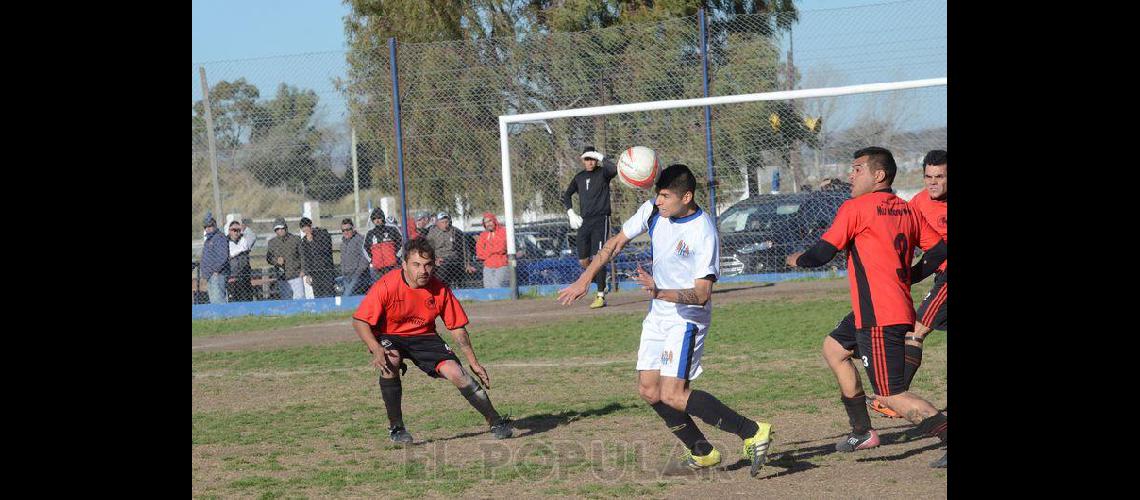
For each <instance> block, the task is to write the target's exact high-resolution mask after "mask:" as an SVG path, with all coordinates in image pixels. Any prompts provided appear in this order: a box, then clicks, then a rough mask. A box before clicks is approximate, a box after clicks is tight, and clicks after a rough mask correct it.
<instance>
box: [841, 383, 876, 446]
mask: <svg viewBox="0 0 1140 500" xmlns="http://www.w3.org/2000/svg"><path fill="white" fill-rule="evenodd" d="M839 400H840V401H843V408H845V409H846V410H847V421H848V422H850V423H851V432H852V433H855V434H858V435H860V436H862V435H863V434H866V433H867V431H869V430H871V416H870V415H868V414H867V395H866V394H865V393H862V392H861V393H859V395H858V396H855V397H853V398H848V397H845V396H843V395H842V394H840V396H839Z"/></svg>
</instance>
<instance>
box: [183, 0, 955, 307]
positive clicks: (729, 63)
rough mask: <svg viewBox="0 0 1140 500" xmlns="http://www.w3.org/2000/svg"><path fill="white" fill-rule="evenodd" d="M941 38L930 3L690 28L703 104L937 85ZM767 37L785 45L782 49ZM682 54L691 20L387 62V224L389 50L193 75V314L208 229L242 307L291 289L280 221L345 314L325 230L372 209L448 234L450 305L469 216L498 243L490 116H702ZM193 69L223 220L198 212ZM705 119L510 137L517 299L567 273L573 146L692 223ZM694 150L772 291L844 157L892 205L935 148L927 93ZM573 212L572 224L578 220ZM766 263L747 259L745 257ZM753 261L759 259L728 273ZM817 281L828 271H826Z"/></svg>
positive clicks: (725, 227)
mask: <svg viewBox="0 0 1140 500" xmlns="http://www.w3.org/2000/svg"><path fill="white" fill-rule="evenodd" d="M945 24H946V17H945V3H944V2H937V1H931V0H912V1H903V2H894V3H889V4H883V5H874V6H867V7H860V8H846V9H833V10H821V11H804V12H800V13H799V15H798V21H797V22H790V20H788V19H779V18H776V17H775V16H767V15H757V16H736V17H731V18H709V19H708V20H707V36H706V39H707V41H706V43H707V45H708V52H709V58H708V70H707V71H708V85H709V89H708V92H709V95H713V96H718V95H731V94H741V93H756V92H767V91H777V90H787V89H799V88H820V87H833V86H840V85H852V84H859V83H874V82H886V81H900V80H910V79H921V78H934V77H941V76H945V74H946V59H945V54H946V45H945V43H946V32H945ZM786 25H790V26H791V29H790V30H785V29H781V27H782V26H786ZM868 26H877V27H878V28H876V29H867V27H868ZM701 50H702V39H701V26H700V23H699V18H698V17H696V16H694V17H685V18H675V19H669V20H666V21H662V22H659V23H655V24H640V25H623V26H616V27H611V28H606V29H599V30H592V31H585V32H579V33H554V34H535V35H530V36H526V37H523V38H519V39H515V38H506V39H486V40H478V41H456V42H441V43H426V44H400V45H399V46H398V50H397V56H396V57H397V59H396V60H397V63H398V67H397V69H398V79H399V100H400V121H401V129H402V140H403V155H402V159H403V165H402V166H403V181H404V186H405V193H404V195H405V197H406V208H407V211H406V213H402V212H403V206H402V203H401V192H400V176H399V171H400V165H399V155H398V154H397V148H396V128H395V124H394V116H393V100H394V99H393V95H394V92H393V85H392V82H393V78H392V70H393V68H392V65H391V63H392V61H391V57H390V52H389V48H388V47H385V46H378V47H375V49H374V50H369V51H347V52H328V53H317V54H305V55H299V56H283V57H274V58H263V59H256V60H243V61H224V62H214V63H203V64H195V65H194V67H193V71H194V93H193V96H194V98H193V106H194V110H193V132H194V134H193V148H192V149H193V151H192V152H193V161H192V164H193V172H192V179H193V186H194V188H193V200H192V242H193V244H192V250H193V260H194V262H195V266H194V272H195V275H194V279H195V281H194V285H195V291H196V293H195V301H196V302H201V301H205V300H206V299H205V293H204V292H205V291H206V290H207V289H208V284H207V283H206V281H207V280H206V278H207V277H204V276H200V273H201V271H202V267H205V266H199V265H198V262H199V260H200V259H201V257H202V252H203V237H202V231H203V219H204V215H205V214H206V212H208V211H210V212H214V213H213V215H214V216H215V217H216V218H217V220H218V223H219V227H220V228H221V231H222V232H226V229H227V228H226V227H224V225H225V224H227V223H228V221H227V220H226V216H227V214H240V217H241V218H242V219H244V220H245V221H246V222H247V223H248V224H247V225H248V226H249V228H250V230H251V231H252V232H253V233H255V235H256V242H255V244H254V245H253V247H252V249H251V250H250V254H249V261H250V267H251V270H250V274H251V276H253V278H252V280H253V289H254V291H253V293H252V294H243V295H242V297H241V298H243V299H244V298H252V299H255V300H257V299H275V298H291V296H289V290H288V289H278V288H276V285H275V283H276V281H278V280H280V279H281V278H282V275H281V268H280V266H274V265H272V263H271V262H270V259H268V257H269V256H268V251H269V245H268V244H267V241H268V240H269V239H270V238H272V237H274V236H275V235H274V230H273V226H274V225H275V219H277V218H279V217H281V218H284V219H285V220H286V223H287V225H288V228H287V231H288V232H291V233H296V234H300V231H299V230H298V222H299V220H300V218H301V217H302V216H307V217H309V218H310V219H312V221H313V226H314V227H316V228H318V229H324V230H327V231H328V232H329V233H330V235H331V238H330V239H331V245H329V246H331V249H329V250H328V251H327V252H328V253H330V254H331V256H332V257H331V259H329V258H325V257H324V256H323V255H324V253H325V250H321V251H320V252H318V254H320V255H321V257H320V258H318V259H317V260H318V261H319V262H315V263H312V264H307V265H306V266H304V267H305V268H306V269H324V268H328V269H324V275H325V276H326V278H323V279H326V280H327V279H328V278H327V276H332V277H334V282H335V285H334V287H333V289H332V293H337V294H339V293H342V292H343V290H342V288H343V285H344V284H343V283H342V280H341V279H340V278H338V277H339V276H341V275H342V274H344V273H342V269H341V264H342V263H343V262H342V261H344V260H345V259H344V252H345V249H344V248H342V238H343V237H342V236H341V234H342V233H341V221H342V220H343V219H346V218H347V219H351V220H352V221H353V222H354V224H355V226H356V230H357V231H358V232H359V233H361V234H362V235H363V234H365V233H368V232H369V231H370V230H371V229H373V227H372V226H373V224H372V222H371V221H370V217H369V216H370V214H371V210H372V209H374V208H383V211H384V213H385V215H386V216H387V217H388V221H387V224H389V225H392V226H397V227H399V229H400V231H403V230H405V229H408V230H411V231H413V232H416V229H414V227H415V226H419V227H421V228H430V227H431V226H433V225H435V224H436V222H437V221H436V219H437V217H436V216H437V215H438V214H439V213H440V212H444V213H447V214H448V215H449V219H450V224H451V226H452V229H453V230H454V231H455V232H451V233H445V234H447V235H448V237H447V238H445V239H446V240H448V241H447V242H443V241H444V240H445V239H440V240H439V241H440V242H441V245H442V246H441V247H440V248H441V249H442V250H443V252H444V253H445V254H446V255H447V259H449V260H450V261H451V262H452V266H451V267H449V268H448V269H447V273H446V274H447V276H446V278H447V279H449V281H451V282H452V284H453V286H455V287H457V288H479V287H482V286H483V285H484V282H483V279H482V275H483V267H484V266H483V261H482V260H481V259H479V258H478V255H477V253H478V248H477V246H478V245H477V242H478V240H479V233H480V232H482V231H483V227H482V220H483V216H482V214H483V213H484V212H490V213H492V214H495V215H496V216H497V218H498V219H499V221H500V222H502V221H503V215H504V206H503V199H502V178H501V162H500V151H499V130H498V121H497V117H498V116H499V115H503V114H520V113H530V112H540V111H551V110H558V109H568V108H579V107H588V106H603V105H611V104H626V103H637V102H646V101H654V100H663V99H688V98H697V97H703V96H704V85H705V78H704V68H703V63H704V61H702V58H701V53H702V52H701ZM203 69H204V72H205V74H206V78H205V79H206V81H207V82H208V86H209V106H210V111H211V113H210V115H211V118H212V122H213V123H212V126H213V139H214V151H215V153H214V155H213V156H214V164H215V165H216V169H217V173H218V180H219V182H218V192H219V195H220V196H219V198H220V205H221V207H220V210H219V208H218V207H217V206H216V205H215V202H214V198H213V189H214V184H213V181H212V166H211V161H210V159H211V155H210V146H209V139H210V134H209V133H208V132H207V128H208V127H207V123H206V121H207V120H206V117H205V114H206V113H205V106H206V103H205V100H204V99H203V93H202V89H201V74H200V71H203ZM704 113H705V110H704V109H703V108H681V109H672V110H662V111H651V112H634V113H626V114H618V115H606V116H597V117H584V118H565V119H554V120H546V121H542V122H536V123H524V124H514V125H511V126H510V128H509V131H510V134H511V148H510V151H509V153H510V155H511V163H512V179H511V180H512V184H513V190H514V194H513V196H514V198H513V204H514V207H515V208H514V211H515V214H516V220H515V221H514V222H515V233H516V247H517V249H518V252H519V254H518V258H519V260H518V264H519V265H518V283H519V285H520V287H524V286H529V285H535V284H546V283H566V282H568V281H570V280H572V279H574V278H575V277H576V276H577V275H578V273H579V272H580V271H581V268H580V267H579V265H578V259H577V255H576V251H575V237H576V234H575V231H572V230H570V228H569V225H568V222H567V220H566V213H565V212H566V210H565V208H564V206H563V194H564V192H565V190H566V188H567V186H568V185H569V183H570V180H571V178H572V177H573V176H574V175H575V174H576V173H577V172H578V171H580V170H581V169H582V162H581V160H580V159H579V155H580V153H581V152H582V149H583V147H585V146H587V145H592V146H595V147H596V148H597V149H598V150H599V151H601V152H603V153H604V154H605V155H606V156H607V158H614V159H616V157H617V155H618V154H619V153H620V151H622V150H623V149H625V148H627V147H630V146H635V145H641V146H648V147H651V148H653V149H654V150H656V151H657V153H658V155H659V157H660V158H661V160H662V162H663V165H667V164H670V163H685V164H687V165H689V166H690V167H691V168H692V170H693V171H694V173H696V174H697V175H698V177H699V178H698V182H699V185H700V187H699V188H698V193H697V200H698V203H699V204H701V206H704V207H708V206H709V190H708V185H707V183H708V181H709V178H708V173H709V169H708V166H707V155H708V153H707V149H706V124H705V117H704ZM709 129H711V143H712V164H713V168H712V172H713V176H714V177H715V189H716V200H715V205H716V212H717V214H718V216H719V217H720V218H721V222H720V225H721V231H722V250H721V252H722V256H724V257H725V261H724V262H722V266H723V267H724V269H723V272H725V273H726V274H733V273H753V272H767V271H777V270H780V269H779V265H778V263H777V262H776V258H775V256H776V253H777V250H780V249H784V250H787V251H796V250H802V249H803V248H794V247H796V246H797V245H802V244H803V242H804V241H807V240H808V239H810V238H817V237H818V234H819V232H820V231H819V228H818V225H819V224H820V223H821V222H820V221H822V220H825V219H826V222H830V217H831V216H832V215H834V209H835V207H836V206H837V202H836V200H838V201H839V202H841V200H842V199H843V198H844V197H845V194H846V189H847V188H846V186H845V185H844V184H843V182H844V181H846V175H847V174H846V170H847V166H848V165H849V164H850V160H851V153H852V152H853V151H855V150H856V149H859V148H861V147H865V146H870V145H878V146H883V147H886V148H888V149H890V150H891V151H892V152H894V155H895V158H896V161H897V162H898V163H899V167H900V170H899V173H898V176H897V178H896V182H895V187H896V190H897V191H898V192H899V193H900V194H901V195H903V196H904V197H908V196H909V195H912V194H913V193H915V192H917V191H918V190H920V189H921V188H922V169H921V160H922V157H923V155H924V154H925V153H926V152H927V151H929V150H931V149H945V148H946V91H945V87H934V88H926V89H917V90H905V91H892V92H883V93H877V94H859V95H851V96H840V97H830V98H814V99H803V100H796V101H769V102H758V103H746V104H738V105H718V106H713V107H712V108H711V121H710V124H709ZM354 153H355V154H354ZM611 193H612V211H613V216H612V222H613V223H612V224H611V226H612V227H615V228H616V227H619V226H620V223H621V222H622V221H623V220H624V219H625V218H627V217H629V216H630V215H632V213H633V212H634V211H635V210H636V208H637V206H638V205H639V204H640V203H641V202H643V201H644V200H645V199H647V197H648V195H647V194H645V193H641V192H637V191H633V190H631V189H628V188H625V187H624V186H622V185H621V184H620V183H618V182H613V183H611ZM774 193H779V194H774ZM577 198H578V197H577V195H575V196H574V197H573V205H574V208H575V210H576V211H579V213H580V210H579V207H578V199H577ZM443 224H444V223H441V225H443ZM437 230H438V229H437ZM615 231H616V229H615ZM758 231H759V232H758ZM317 233H318V236H320V238H316V239H322V238H323V235H320V234H319V233H321V231H319V230H318V231H317ZM239 241H240V240H239ZM765 242H767V243H768V244H767V245H760V246H766V248H764V249H763V250H758V249H757V248H755V247H756V246H757V245H758V244H759V243H765ZM808 244H810V242H809V243H808ZM324 245H325V244H322V245H321V248H324ZM750 245H751V246H750ZM742 248H743V249H744V250H745V251H744V253H741V252H740V250H741V249H742ZM769 249H773V250H771V251H770V252H769V253H771V254H772V258H770V259H767V260H765V259H754V258H751V257H746V256H747V255H748V254H760V253H762V252H765V251H769ZM749 250H751V252H749ZM353 251H355V249H354V250H353ZM362 251H363V250H362ZM364 253H367V254H369V255H368V257H369V258H371V257H372V255H371V253H370V252H368V251H364ZM353 255H355V254H353ZM630 255H631V256H634V257H636V255H637V253H636V252H635V251H634V252H630ZM292 258H299V259H301V260H304V259H305V257H304V255H303V254H301V255H299V256H298V255H293V256H292ZM733 259H735V260H733ZM366 260H367V259H366ZM349 261H350V262H356V259H353V258H350V259H349ZM456 262H458V264H456ZM833 264H834V265H835V266H836V267H841V266H842V262H841V259H837V261H836V262H834V263H833ZM376 265H377V266H379V264H376ZM635 266H636V262H635V258H631V259H629V260H625V261H621V262H619V263H618V265H616V266H615V267H614V270H615V271H617V273H618V275H619V276H620V275H621V274H623V273H625V272H626V271H627V270H629V269H631V268H632V267H635ZM373 267H375V266H373ZM353 272H355V271H353ZM376 272H377V271H373V272H372V275H370V276H369V278H371V277H373V276H374V274H375V273H376ZM350 274H351V273H350ZM199 278H201V279H202V281H198V280H199ZM243 279H244V278H243ZM318 288H320V290H316V289H314V290H313V291H312V296H321V295H322V294H328V293H330V292H329V288H328V287H327V286H323V285H322V286H321V287H318Z"/></svg>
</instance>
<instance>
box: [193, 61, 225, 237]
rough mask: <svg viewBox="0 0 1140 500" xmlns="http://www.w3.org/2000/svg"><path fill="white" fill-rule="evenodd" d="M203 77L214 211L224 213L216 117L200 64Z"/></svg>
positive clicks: (203, 96) (199, 68) (204, 73)
mask: <svg viewBox="0 0 1140 500" xmlns="http://www.w3.org/2000/svg"><path fill="white" fill-rule="evenodd" d="M198 75H199V76H201V78H202V106H203V107H204V108H206V140H207V141H208V142H209V144H210V172H211V173H212V174H213V176H214V213H215V214H218V216H220V215H222V195H221V190H220V189H219V188H218V155H217V151H216V150H215V146H214V117H213V115H212V114H211V113H210V87H209V86H208V85H207V84H206V68H205V67H202V66H198Z"/></svg>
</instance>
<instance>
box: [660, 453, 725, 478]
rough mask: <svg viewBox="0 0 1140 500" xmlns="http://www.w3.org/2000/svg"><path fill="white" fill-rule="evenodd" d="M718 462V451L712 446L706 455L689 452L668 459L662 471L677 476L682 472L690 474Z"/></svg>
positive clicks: (667, 474)
mask: <svg viewBox="0 0 1140 500" xmlns="http://www.w3.org/2000/svg"><path fill="white" fill-rule="evenodd" d="M718 464H720V452H719V451H717V449H716V448H713V450H712V451H710V452H709V454H708V455H705V456H697V455H693V454H692V453H691V452H690V453H685V455H684V456H682V457H680V458H674V459H672V460H669V463H667V464H665V469H664V470H662V473H663V474H665V475H666V476H678V475H684V474H691V473H693V472H697V471H702V470H707V469H711V468H713V467H715V466H716V465H718Z"/></svg>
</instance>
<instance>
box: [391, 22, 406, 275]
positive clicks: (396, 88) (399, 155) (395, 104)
mask: <svg viewBox="0 0 1140 500" xmlns="http://www.w3.org/2000/svg"><path fill="white" fill-rule="evenodd" d="M388 57H389V58H390V59H391V62H392V115H393V116H394V117H395V119H396V168H397V169H398V170H399V176H400V216H399V217H398V218H397V219H396V221H397V223H399V224H400V226H401V227H403V228H404V242H405V243H406V242H407V241H408V195H407V192H406V191H405V189H404V138H403V136H404V133H403V129H401V128H400V72H399V71H398V70H397V69H396V37H391V38H389V39H388ZM404 258H405V259H406V258H408V257H407V256H406V255H405V256H404Z"/></svg>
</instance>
